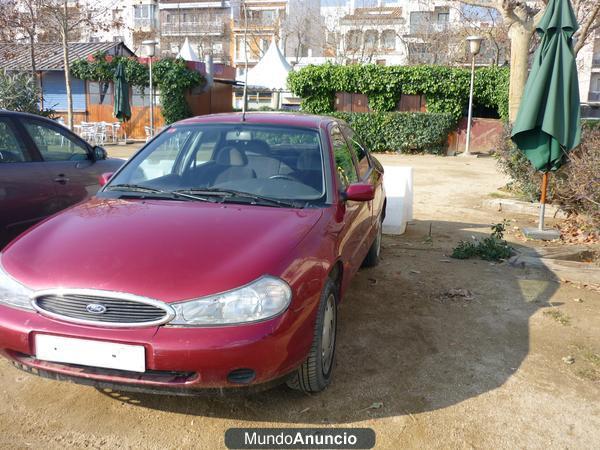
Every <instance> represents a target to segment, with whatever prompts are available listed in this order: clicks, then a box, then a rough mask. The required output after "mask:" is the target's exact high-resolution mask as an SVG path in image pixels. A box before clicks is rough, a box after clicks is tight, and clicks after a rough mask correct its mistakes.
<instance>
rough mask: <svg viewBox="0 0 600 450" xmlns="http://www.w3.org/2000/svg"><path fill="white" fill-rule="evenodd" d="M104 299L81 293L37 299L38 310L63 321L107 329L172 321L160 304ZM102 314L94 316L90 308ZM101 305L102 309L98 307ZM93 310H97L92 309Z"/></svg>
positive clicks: (167, 310) (163, 306) (133, 300)
mask: <svg viewBox="0 0 600 450" xmlns="http://www.w3.org/2000/svg"><path fill="white" fill-rule="evenodd" d="M127 297H129V298H117V297H104V296H98V295H89V294H81V293H61V294H43V295H39V296H38V297H36V298H35V299H34V306H35V307H36V309H37V310H38V311H39V312H40V313H42V314H45V315H48V316H50V317H54V318H59V319H62V320H66V321H70V322H75V323H83V324H95V325H104V326H117V327H124V326H137V327H141V326H150V325H159V324H161V323H165V322H167V321H169V320H171V319H172V317H173V315H172V313H171V311H172V310H171V309H170V307H169V306H167V305H163V304H161V303H160V302H156V301H148V300H135V299H132V298H133V296H127ZM90 305H94V306H95V307H96V308H95V309H100V310H101V311H102V312H95V313H94V312H92V311H90V310H89V308H88V307H89V306H90ZM98 305H100V307H98ZM92 310H94V308H92Z"/></svg>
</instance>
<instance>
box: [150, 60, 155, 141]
mask: <svg viewBox="0 0 600 450" xmlns="http://www.w3.org/2000/svg"><path fill="white" fill-rule="evenodd" d="M150 137H154V85H153V83H152V56H151V57H150Z"/></svg>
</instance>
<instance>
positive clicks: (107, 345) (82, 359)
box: [35, 334, 146, 372]
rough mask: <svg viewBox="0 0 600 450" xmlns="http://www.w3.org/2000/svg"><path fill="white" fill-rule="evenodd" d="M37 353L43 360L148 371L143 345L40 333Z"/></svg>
mask: <svg viewBox="0 0 600 450" xmlns="http://www.w3.org/2000/svg"><path fill="white" fill-rule="evenodd" d="M35 350H36V355H35V357H36V358H37V359H39V360H43V361H53V362H61V363H68V364H80V365H82V366H90V367H103V368H105V369H119V370H130V371H132V372H144V371H145V370H146V361H145V352H144V347H143V346H141V345H128V344H116V343H113V342H102V341H90V340H87V339H74V338H66V337H61V336H50V335H47V334H37V335H36V336H35Z"/></svg>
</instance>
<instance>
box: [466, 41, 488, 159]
mask: <svg viewBox="0 0 600 450" xmlns="http://www.w3.org/2000/svg"><path fill="white" fill-rule="evenodd" d="M482 40H483V38H482V37H481V36H469V37H468V38H467V42H468V43H469V52H470V53H471V88H470V90H469V115H468V117H467V142H466V144H465V151H464V153H463V156H471V152H470V151H469V147H470V145H471V121H472V119H473V84H474V83H475V56H477V54H478V53H479V50H481V41H482Z"/></svg>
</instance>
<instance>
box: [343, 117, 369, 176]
mask: <svg viewBox="0 0 600 450" xmlns="http://www.w3.org/2000/svg"><path fill="white" fill-rule="evenodd" d="M344 136H346V140H347V141H348V145H349V146H350V147H351V148H352V150H353V152H354V156H355V158H356V161H357V163H358V176H359V177H360V178H361V179H363V178H364V177H365V176H366V175H367V173H368V172H369V169H370V167H371V165H370V161H369V156H368V155H367V151H366V150H365V149H364V147H363V145H362V144H361V143H360V141H359V138H358V136H356V133H354V130H352V129H351V128H348V127H344Z"/></svg>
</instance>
